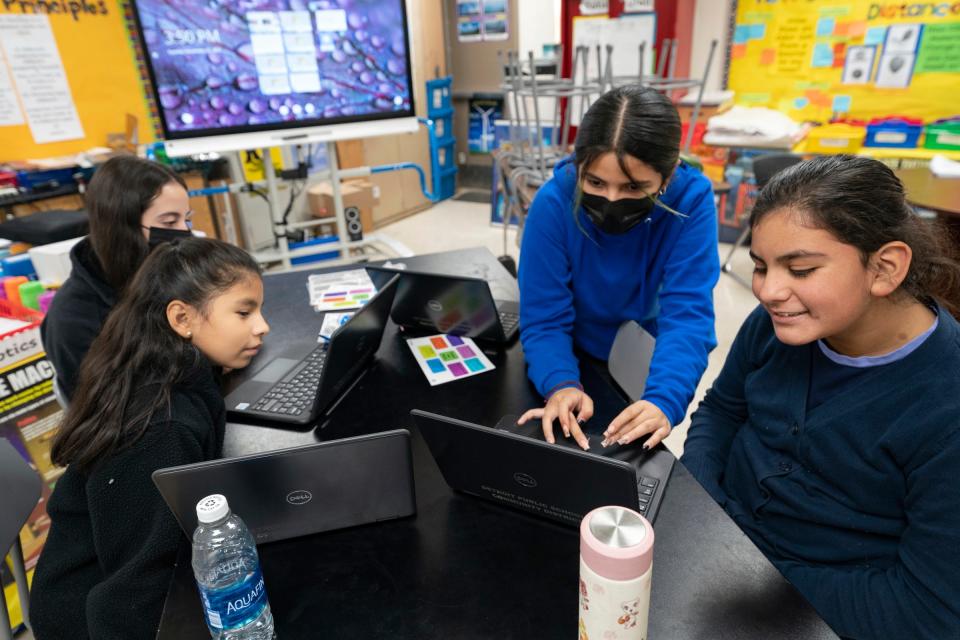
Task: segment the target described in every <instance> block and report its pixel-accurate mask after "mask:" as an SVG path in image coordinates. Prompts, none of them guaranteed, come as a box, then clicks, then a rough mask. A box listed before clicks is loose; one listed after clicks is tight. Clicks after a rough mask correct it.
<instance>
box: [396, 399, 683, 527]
mask: <svg viewBox="0 0 960 640" xmlns="http://www.w3.org/2000/svg"><path fill="white" fill-rule="evenodd" d="M410 415H412V416H413V420H414V423H415V424H416V425H417V428H418V429H420V433H421V434H422V435H423V439H424V440H425V441H426V442H427V446H428V447H429V448H430V453H431V454H433V457H434V459H435V460H436V461H437V465H438V466H439V467H440V472H441V473H442V474H443V478H444V480H446V482H447V484H448V485H450V487H451V488H453V489H455V490H457V491H463V492H465V493H469V494H471V495H474V496H478V497H480V498H484V499H486V500H491V501H493V502H498V503H500V504H502V505H505V506H508V507H512V508H515V509H520V510H522V511H526V512H528V513H531V514H533V515H536V516H540V517H544V518H550V519H552V520H557V521H559V522H562V523H564V524H570V525H575V526H578V525H579V524H580V521H581V520H582V519H583V517H584V516H585V515H586V514H587V513H589V512H590V511H592V510H593V509H595V508H597V507H601V506H606V505H619V506H623V507H628V508H630V509H634V510H636V511H639V512H640V513H641V514H643V515H644V516H645V517H646V518H647V519H648V520H649V521H650V522H653V521H654V520H655V519H656V517H657V513H658V512H659V510H660V504H661V502H662V500H663V495H664V491H665V490H666V487H667V481H668V479H669V478H670V471H671V470H672V469H673V463H674V461H675V460H676V459H675V458H674V457H673V455H672V454H671V453H670V452H669V451H667V450H666V449H665V448H664V447H662V446H660V447H655V448H654V450H653V451H649V452H648V451H643V450H642V449H641V448H640V447H631V448H629V449H628V448H622V447H608V449H606V450H601V451H598V452H596V453H595V452H587V451H583V450H581V449H580V448H579V447H577V446H576V445H572V446H565V445H564V444H561V443H563V442H565V441H564V439H563V438H560V439H559V440H558V443H557V444H550V443H548V442H545V441H543V440H542V439H536V438H535V437H533V435H534V433H535V432H534V431H533V428H530V427H529V426H528V425H525V426H527V427H528V431H529V434H530V435H524V434H521V433H515V432H513V431H507V430H504V429H490V428H488V427H483V426H480V425H476V424H470V423H469V422H463V421H461V420H455V419H453V418H447V417H444V416H440V415H436V414H432V413H427V412H424V411H419V410H414V411H411V412H410ZM536 429H537V430H539V426H537V427H536ZM594 446H595V447H597V448H599V442H597V443H595V444H594ZM614 449H616V451H615V452H614ZM598 453H601V454H602V453H610V454H614V455H617V456H618V458H623V459H618V458H613V457H607V456H605V455H598Z"/></svg>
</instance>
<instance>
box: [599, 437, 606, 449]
mask: <svg viewBox="0 0 960 640" xmlns="http://www.w3.org/2000/svg"><path fill="white" fill-rule="evenodd" d="M600 446H601V447H606V446H608V445H607V439H606V438H604V439H603V440H601V441H600Z"/></svg>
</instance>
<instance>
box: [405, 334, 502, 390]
mask: <svg viewBox="0 0 960 640" xmlns="http://www.w3.org/2000/svg"><path fill="white" fill-rule="evenodd" d="M407 344H408V345H409V346H410V351H412V352H413V357H414V358H416V360H417V364H419V365H420V370H421V371H423V375H425V376H426V377H427V382H429V383H430V386H431V387H435V386H437V385H438V384H444V383H447V382H451V381H453V380H459V379H461V378H469V377H470V376H475V375H477V374H478V373H483V372H484V371H492V370H493V369H494V368H495V367H494V366H493V363H492V362H490V360H488V359H487V357H486V356H485V355H483V352H482V351H480V349H479V348H477V345H476V343H474V341H473V340H471V339H470V338H463V337H460V336H448V335H436V336H427V337H424V338H410V339H408V340H407Z"/></svg>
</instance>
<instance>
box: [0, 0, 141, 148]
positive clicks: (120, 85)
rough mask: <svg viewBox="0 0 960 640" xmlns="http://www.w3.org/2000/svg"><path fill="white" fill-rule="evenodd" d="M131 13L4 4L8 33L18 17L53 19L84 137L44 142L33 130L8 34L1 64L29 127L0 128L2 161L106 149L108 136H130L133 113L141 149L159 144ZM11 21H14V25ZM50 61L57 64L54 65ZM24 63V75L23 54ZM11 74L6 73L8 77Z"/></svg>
mask: <svg viewBox="0 0 960 640" xmlns="http://www.w3.org/2000/svg"><path fill="white" fill-rule="evenodd" d="M127 11H128V7H126V6H125V3H122V2H121V1H118V0H3V2H0V20H3V21H5V22H3V24H4V25H6V28H7V29H8V30H9V29H10V28H11V25H15V24H16V21H17V20H20V18H16V16H42V17H43V18H45V19H47V20H49V25H50V30H51V31H52V33H53V41H54V42H55V45H56V50H57V51H58V52H59V57H60V60H61V61H62V65H63V72H65V74H66V80H67V84H68V86H69V92H70V95H71V96H72V98H73V102H74V105H75V108H76V113H77V116H79V122H80V124H81V126H82V134H81V137H78V138H75V139H71V140H58V141H54V142H43V143H38V142H37V140H36V138H35V133H36V130H35V129H33V130H32V129H31V126H30V123H29V120H28V119H27V117H26V112H25V111H24V109H26V108H27V105H25V101H24V99H23V96H22V95H20V93H18V89H17V83H16V77H15V75H16V74H15V73H14V72H15V71H16V70H14V69H11V64H13V61H12V58H13V57H14V55H15V54H13V53H11V52H9V51H8V52H7V53H6V54H4V46H3V45H4V41H3V34H2V33H0V65H3V66H4V67H6V69H5V71H6V73H5V77H6V79H7V87H6V93H7V98H9V99H10V101H11V103H12V104H13V105H14V106H19V108H20V110H21V112H22V113H23V115H24V117H23V123H22V124H17V125H6V126H0V162H4V161H10V160H23V159H28V158H49V157H54V156H61V155H68V154H74V153H78V152H80V151H84V150H86V149H89V148H91V147H96V146H104V145H106V143H107V134H108V133H123V132H124V131H125V129H126V114H128V113H129V114H132V115H134V116H135V117H136V118H137V121H138V125H137V126H138V134H139V140H140V142H141V143H143V142H151V141H153V140H154V139H155V130H154V125H153V122H152V120H151V118H150V115H149V113H150V109H149V106H148V103H147V98H146V94H145V93H144V87H143V83H142V81H141V75H140V71H139V70H138V63H137V61H136V56H135V54H134V48H133V45H132V42H131V40H130V37H129V35H128V31H127V23H126V21H127V19H128V16H129V14H128V13H126V12H127ZM6 16H14V17H13V18H12V19H8V18H6ZM48 50H49V47H48ZM21 54H22V51H21ZM45 62H47V63H48V64H49V62H50V61H49V60H46V61H45ZM19 63H20V65H21V68H20V69H19V72H20V73H21V74H22V73H23V69H22V65H23V64H24V60H23V56H22V55H21V58H20V62H19ZM3 71H4V69H0V72H3ZM21 77H22V76H21ZM0 80H2V78H0ZM0 84H2V82H0ZM11 85H12V86H11ZM0 89H3V87H0Z"/></svg>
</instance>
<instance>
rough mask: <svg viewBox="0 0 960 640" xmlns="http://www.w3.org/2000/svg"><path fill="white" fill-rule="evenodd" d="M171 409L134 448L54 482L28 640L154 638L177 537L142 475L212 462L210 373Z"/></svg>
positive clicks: (214, 431)
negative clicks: (197, 463) (49, 526)
mask: <svg viewBox="0 0 960 640" xmlns="http://www.w3.org/2000/svg"><path fill="white" fill-rule="evenodd" d="M147 390H149V392H151V393H155V392H156V389H155V387H154V388H152V389H151V388H150V387H146V388H145V391H147ZM171 401H172V402H171V412H170V414H167V412H166V411H161V412H159V415H157V416H155V417H154V419H152V420H151V422H150V426H149V427H148V428H147V431H146V433H145V434H144V436H143V437H142V438H141V439H140V440H139V441H137V442H136V443H135V444H134V445H132V446H131V447H129V448H126V449H123V450H122V451H120V452H119V453H116V454H114V455H111V456H110V457H108V458H106V459H104V460H103V461H102V462H100V463H98V464H97V465H96V466H95V467H93V468H92V469H91V470H90V471H89V473H83V472H81V471H79V470H76V469H74V468H73V467H68V468H67V471H66V473H64V475H63V476H62V477H61V478H60V480H59V481H58V482H57V486H56V489H55V490H54V492H53V495H52V496H51V498H50V501H49V503H48V504H47V513H48V514H49V516H50V519H51V520H52V526H51V529H50V535H49V537H48V538H47V542H46V545H45V546H44V549H43V553H42V554H41V556H40V560H39V563H38V564H37V570H36V573H35V575H34V579H33V588H32V595H31V601H30V621H31V623H32V624H33V632H34V635H35V637H36V638H37V640H58V639H60V638H71V639H81V638H88V637H89V638H96V639H98V640H100V639H103V640H109V639H112V638H124V639H130V638H154V637H155V636H156V632H157V626H158V624H159V622H160V615H161V613H162V612H163V602H164V598H165V597H166V593H167V589H168V587H169V585H170V580H171V579H172V577H173V566H174V562H175V561H176V556H177V551H178V549H179V547H180V545H181V544H186V537H185V536H184V534H183V532H182V531H181V530H180V528H179V526H178V525H177V521H176V519H174V517H173V514H172V513H171V512H170V510H169V509H168V508H167V505H166V503H164V501H163V499H162V498H161V497H160V493H159V492H158V491H157V489H156V487H155V486H154V484H153V482H152V480H151V478H150V474H151V473H152V472H153V471H154V470H156V469H160V468H163V467H172V466H176V465H181V464H189V463H193V462H200V461H203V460H211V459H214V458H217V457H219V456H220V454H221V450H222V448H223V432H224V419H225V411H224V405H223V399H222V398H221V395H220V390H219V388H218V384H217V380H216V377H215V375H214V373H213V370H212V369H211V368H210V367H204V368H202V369H195V370H193V371H191V372H190V373H189V375H188V376H186V379H185V380H184V383H183V384H179V385H177V386H175V387H174V389H173V392H172V394H171Z"/></svg>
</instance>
